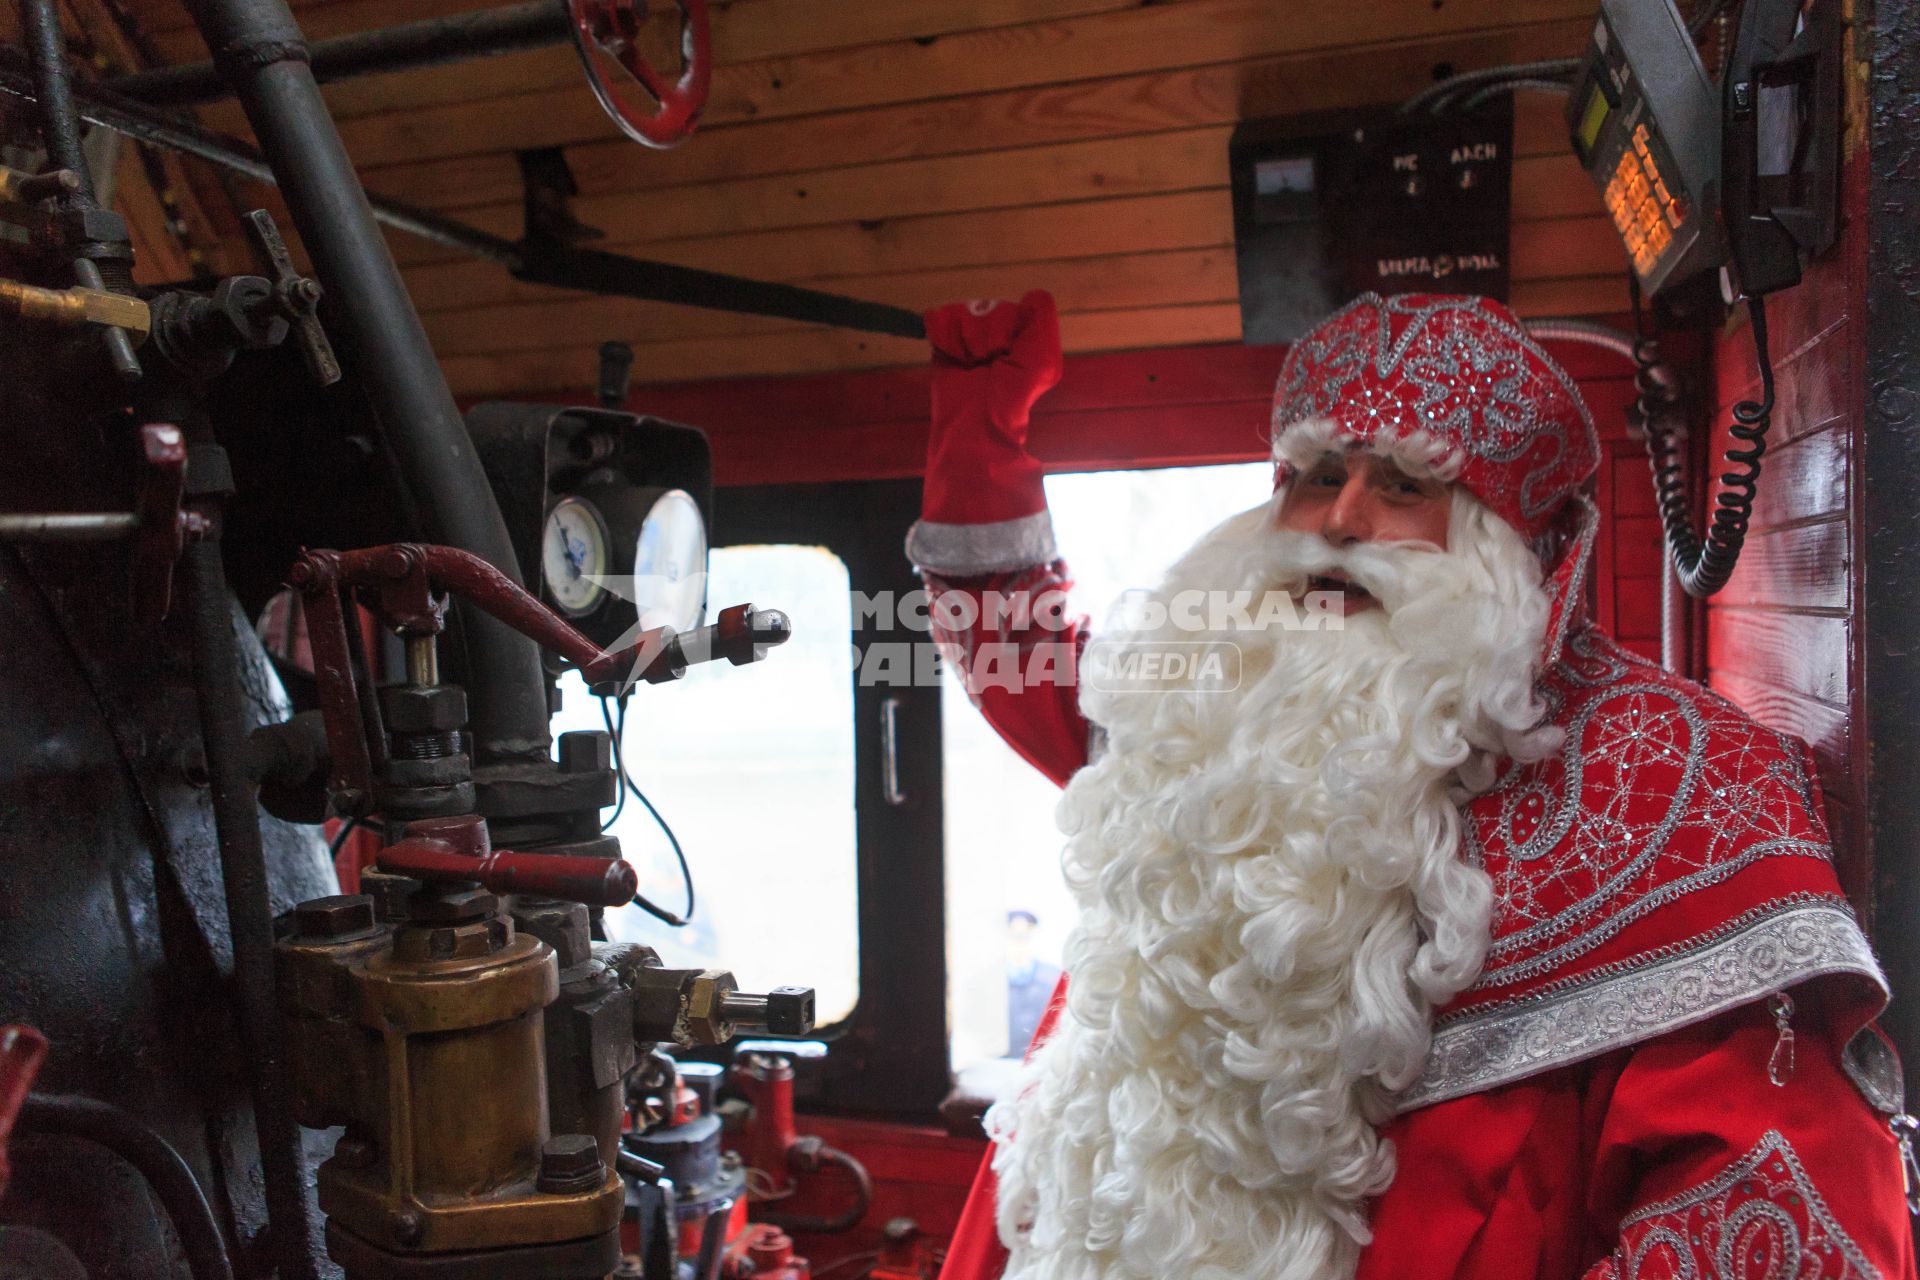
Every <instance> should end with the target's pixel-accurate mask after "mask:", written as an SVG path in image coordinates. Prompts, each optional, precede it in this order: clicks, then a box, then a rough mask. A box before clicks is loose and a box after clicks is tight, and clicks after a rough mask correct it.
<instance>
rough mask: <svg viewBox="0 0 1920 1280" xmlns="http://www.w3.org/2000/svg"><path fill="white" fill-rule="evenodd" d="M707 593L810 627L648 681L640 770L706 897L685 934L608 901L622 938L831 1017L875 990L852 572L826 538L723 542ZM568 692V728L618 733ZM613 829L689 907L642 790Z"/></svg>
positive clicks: (638, 707)
mask: <svg viewBox="0 0 1920 1280" xmlns="http://www.w3.org/2000/svg"><path fill="white" fill-rule="evenodd" d="M707 599H708V602H709V604H708V612H709V617H711V616H712V615H713V614H716V613H718V612H719V610H720V609H722V608H724V607H726V606H729V605H734V604H744V603H751V604H753V605H756V606H758V607H760V608H763V609H766V608H775V609H780V610H783V611H784V612H785V613H786V614H787V615H788V616H789V617H791V618H792V619H793V638H792V639H791V640H789V641H788V642H787V643H786V644H784V645H781V646H780V647H778V648H776V649H773V650H771V651H770V652H769V653H768V655H767V658H766V660H765V661H762V662H757V663H752V664H750V665H748V666H744V667H736V666H733V665H732V664H731V663H728V662H724V661H721V662H710V663H704V664H702V665H700V666H696V667H692V668H689V669H688V671H687V674H686V676H685V677H683V678H682V679H680V680H677V681H674V682H672V683H670V684H661V685H647V684H642V685H639V686H637V687H636V688H635V690H634V692H633V696H632V697H631V699H630V700H629V702H628V705H627V726H626V742H625V751H624V755H625V759H626V764H627V772H628V773H629V774H631V775H632V777H633V780H634V781H635V782H636V783H638V784H639V787H640V789H641V791H643V792H644V793H645V794H646V796H647V798H648V799H649V800H651V801H652V802H653V804H654V807H655V808H657V809H658V810H659V811H660V815H661V816H662V817H663V818H665V819H666V820H667V822H668V823H670V824H671V825H672V827H673V831H674V834H675V835H677V836H678V837H679V839H680V845H681V848H682V849H684V850H685V851H686V855H687V864H688V866H689V867H691V868H692V871H693V879H694V885H695V888H696V890H697V892H698V898H697V906H696V909H695V912H694V917H693V921H692V923H690V924H689V925H688V926H687V927H686V928H684V929H674V928H670V927H668V926H667V925H665V924H663V923H662V922H660V921H658V920H656V919H654V918H653V917H652V916H650V915H648V914H647V913H646V912H644V911H642V910H641V909H640V908H638V907H631V906H630V907H623V908H620V909H619V910H614V911H608V912H607V915H606V921H607V933H608V936H609V937H612V938H615V939H617V940H621V941H633V942H641V943H645V944H646V945H648V946H650V947H653V948H655V949H656V950H658V951H659V953H660V955H661V958H662V959H663V960H665V961H666V962H667V963H668V964H670V965H673V966H675V967H695V966H699V967H714V968H724V969H730V970H732V971H733V973H734V976H735V977H737V978H738V979H739V980H740V986H741V988H742V989H743V990H747V991H765V990H767V989H768V988H769V987H774V986H785V985H793V984H798V985H803V986H811V987H813V988H814V990H815V992H816V995H817V1000H818V1007H817V1016H818V1019H819V1023H820V1025H821V1026H828V1025H831V1024H833V1023H835V1022H838V1021H840V1020H841V1019H842V1018H844V1017H846V1016H847V1014H849V1013H851V1012H852V1010H853V1006H854V1002H855V1000H856V999H858V997H859V961H860V942H859V927H858V919H857V906H858V899H857V887H856V886H857V882H856V878H855V877H856V870H857V868H856V857H855V851H856V840H855V827H854V807H853V782H854V777H853V769H854V757H853V728H854V726H853V678H852V673H851V671H850V670H849V665H848V659H847V637H848V635H849V634H850V632H851V630H852V625H853V611H852V605H851V597H850V595H849V583H848V580H847V567H846V565H845V564H843V563H842V562H841V561H840V559H839V557H837V556H835V555H834V554H833V553H832V552H830V551H827V550H825V549H824V548H820V547H799V546H750V547H721V548H717V549H715V550H714V551H713V552H712V553H711V556H710V561H709V568H708V580H707ZM561 689H562V699H563V700H562V705H561V711H560V714H559V715H557V716H555V717H554V720H553V730H554V732H555V733H556V734H558V733H561V732H564V731H566V730H570V729H598V728H602V727H603V722H602V719H601V706H600V701H599V699H597V698H594V697H593V696H592V695H591V694H589V693H588V692H587V690H586V686H585V685H584V684H583V683H582V682H581V680H580V678H579V676H577V675H575V674H573V673H569V674H568V675H567V677H566V678H565V679H564V680H563V681H562V682H561ZM612 812H613V811H612V810H608V811H607V816H609V817H610V816H611V815H612ZM611 830H612V832H613V833H614V834H615V835H617V836H619V837H620V848H621V851H622V853H623V854H624V855H625V857H626V859H627V861H628V862H630V863H632V864H633V866H634V869H635V870H636V871H637V872H638V874H639V879H640V892H641V893H642V894H643V895H644V896H645V897H647V898H648V899H649V900H650V901H653V902H655V903H658V904H659V905H660V906H661V907H664V908H665V909H666V910H668V911H671V912H676V913H678V912H681V911H683V910H684V908H685V903H686V896H685V895H686V890H685V888H684V887H683V886H682V884H681V879H680V868H679V865H678V864H677V863H676V862H675V860H674V856H673V850H672V848H671V847H670V846H669V845H668V843H667V840H666V838H665V836H664V835H662V834H661V832H660V829H659V827H658V826H657V825H656V824H655V822H654V820H653V818H652V817H651V816H650V815H649V814H648V813H647V811H646V809H645V807H643V806H642V805H641V804H639V803H638V802H637V801H635V800H634V799H633V798H632V797H629V798H628V800H627V804H626V807H625V808H624V809H623V810H621V813H620V817H619V819H618V820H617V821H616V822H615V823H614V825H613V827H612V828H611Z"/></svg>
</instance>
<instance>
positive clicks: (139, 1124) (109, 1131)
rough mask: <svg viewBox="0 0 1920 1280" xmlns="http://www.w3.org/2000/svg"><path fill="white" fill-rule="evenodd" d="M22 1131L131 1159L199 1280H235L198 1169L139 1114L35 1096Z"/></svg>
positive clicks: (28, 1105)
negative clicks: (94, 1145) (77, 1140)
mask: <svg viewBox="0 0 1920 1280" xmlns="http://www.w3.org/2000/svg"><path fill="white" fill-rule="evenodd" d="M16 1127H17V1130H18V1131H19V1132H21V1133H39V1134H49V1135H57V1136H59V1137H66V1138H84V1139H85V1140H86V1141H88V1142H95V1143H98V1144H99V1145H101V1146H103V1147H105V1148H106V1149H107V1150H109V1151H111V1152H113V1153H114V1154H115V1155H117V1156H119V1157H120V1158H121V1159H122V1160H125V1161H126V1162H127V1163H128V1164H130V1165H132V1166H133V1167H134V1168H135V1169H137V1170H139V1172H140V1174H141V1176H142V1177H144V1178H145V1179H146V1180H147V1185H148V1186H150V1187H152V1188H153V1193H154V1195H155V1196H157V1197H158V1198H159V1200H160V1205H161V1207H162V1208H164V1209H165V1210H166V1211H167V1216H168V1217H169V1218H171V1219H172V1220H173V1230H174V1234H175V1235H177V1236H179V1237H180V1244H181V1247H182V1248H184V1249H185V1250H186V1253H187V1265H188V1267H190V1268H191V1269H192V1271H193V1276H194V1280H233V1259H232V1257H231V1256H229V1254H228V1253H227V1240H226V1237H225V1236H223V1235H221V1234H220V1223H219V1220H218V1219H217V1218H215V1217H214V1216H213V1206H212V1205H210V1204H208V1203H207V1196H206V1192H205V1191H204V1190H202V1189H201V1186H200V1180H199V1179H198V1178H196V1177H194V1176H193V1168H192V1166H190V1165H188V1164H187V1162H186V1159H185V1158H184V1157H183V1156H182V1155H181V1154H180V1152H179V1150H178V1149H177V1148H176V1147H175V1146H174V1145H173V1144H172V1143H170V1142H168V1141H167V1140H166V1139H165V1138H163V1137H161V1136H160V1135H159V1134H158V1133H156V1132H155V1131H154V1130H153V1129H151V1128H149V1127H148V1126H147V1125H146V1124H145V1123H144V1122H143V1121H142V1120H141V1119H140V1118H139V1117H138V1116H136V1115H134V1114H133V1113H132V1112H130V1111H125V1110H123V1109H121V1108H119V1107H116V1106H114V1105H112V1104H111V1103H106V1102H99V1101H96V1100H95V1099H93V1098H80V1097H73V1096H70V1095H64V1094H47V1093H33V1094H28V1095H27V1100H26V1104H25V1105H24V1106H23V1107H21V1109H20V1118H19V1121H18V1124H17V1126H16Z"/></svg>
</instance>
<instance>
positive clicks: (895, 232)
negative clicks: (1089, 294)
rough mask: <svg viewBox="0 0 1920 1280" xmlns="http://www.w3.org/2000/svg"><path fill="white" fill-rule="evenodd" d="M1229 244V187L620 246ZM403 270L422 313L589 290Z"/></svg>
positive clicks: (1041, 250) (887, 261)
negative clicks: (1225, 190) (568, 290)
mask: <svg viewBox="0 0 1920 1280" xmlns="http://www.w3.org/2000/svg"><path fill="white" fill-rule="evenodd" d="M1232 243H1233V214H1232V210H1231V208H1230V207H1229V204H1228V201H1227V199H1226V197H1225V194H1224V193H1223V192H1219V191H1192V192H1176V193H1174V194H1171V195H1157V196H1133V197H1126V198H1121V199H1112V200H1088V201H1082V202H1079V203H1076V204H1062V205H1037V206H1030V207H1026V208H1017V209H993V210H988V211H985V212H980V213H961V214H939V215H934V216H931V217H924V218H883V219H875V220H873V221H869V222H849V223H840V224H837V225H832V226H824V227H803V228H799V229H796V230H790V231H766V232H756V233H751V234H747V235H733V236H718V237H704V238H698V239H691V240H676V241H669V242H665V243H658V244H651V245H620V246H616V247H617V248H618V249H620V250H623V251H629V252H635V253H644V254H647V255H649V256H652V257H656V258H660V259H662V260H665V261H668V262H675V263H679V264H680V265H682V266H689V267H705V268H707V269H709V270H714V271H731V272H734V273H736V274H740V275H747V276H752V277H754V278H755V279H763V280H773V279H782V280H795V281H814V280H818V279H821V278H831V277H847V276H870V275H885V274H889V273H896V272H906V271H932V270H940V269H945V268H954V267H972V266H982V265H986V264H991V263H1007V262H1038V261H1046V260H1048V259H1059V258H1066V257H1069V256H1073V257H1081V256H1084V257H1099V256H1107V255H1114V254H1124V253H1146V252H1155V251H1161V250H1169V249H1194V248H1211V247H1214V246H1219V245H1230V244H1232ZM406 278H407V287H408V289H409V290H410V291H411V292H412V293H413V296H414V301H415V304H416V305H418V306H419V307H420V308H421V309H422V310H423V311H435V310H441V309H444V308H448V307H456V306H483V305H490V304H496V303H504V302H530V301H539V300H554V299H558V298H567V297H576V298H577V297H587V296H591V295H586V294H575V293H567V292H563V291H561V290H557V289H548V288H545V287H543V286H541V285H533V284H526V283H523V282H521V281H517V280H515V279H513V277H511V276H509V275H508V274H507V273H506V272H505V271H504V270H502V269H501V268H499V267H497V266H494V265H493V264H491V263H486V262H475V261H471V260H464V261H457V262H445V263H438V264H433V265H428V266H422V267H415V268H413V269H411V270H409V271H408V272H407V273H406Z"/></svg>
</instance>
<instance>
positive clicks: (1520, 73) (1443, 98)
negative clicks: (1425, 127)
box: [1400, 58, 1580, 112]
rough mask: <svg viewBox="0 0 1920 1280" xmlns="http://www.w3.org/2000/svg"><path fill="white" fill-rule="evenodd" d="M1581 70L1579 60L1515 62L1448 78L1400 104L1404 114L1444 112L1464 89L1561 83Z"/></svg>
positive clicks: (1550, 59) (1558, 59)
mask: <svg viewBox="0 0 1920 1280" xmlns="http://www.w3.org/2000/svg"><path fill="white" fill-rule="evenodd" d="M1579 69H1580V59H1578V58H1549V59H1542V60H1541V61H1538V62H1515V63H1511V64H1509V65H1507V66H1504V67H1486V68H1484V69H1482V70H1479V71H1463V72H1461V73H1460V74H1459V75H1457V76H1448V77H1447V78H1446V79H1445V80H1440V81H1436V82H1435V83H1433V84H1430V85H1428V86H1427V87H1426V88H1424V89H1422V90H1421V91H1420V92H1419V93H1416V94H1414V95H1413V96H1412V97H1411V98H1408V99H1407V100H1406V101H1405V102H1403V103H1401V104H1400V110H1401V111H1403V112H1414V111H1420V110H1423V109H1424V110H1428V111H1435V112H1438V111H1444V110H1446V108H1447V107H1448V105H1449V103H1448V102H1447V99H1449V98H1451V97H1452V96H1453V95H1454V94H1457V93H1459V92H1461V91H1462V90H1464V89H1473V88H1479V87H1481V86H1483V85H1490V84H1493V83H1494V82H1496V81H1505V80H1558V79H1560V78H1561V77H1563V76H1564V77H1569V78H1570V77H1572V76H1573V74H1574V73H1575V72H1576V71H1578V70H1579Z"/></svg>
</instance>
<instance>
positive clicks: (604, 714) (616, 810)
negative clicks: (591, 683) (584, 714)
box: [600, 698, 627, 835]
mask: <svg viewBox="0 0 1920 1280" xmlns="http://www.w3.org/2000/svg"><path fill="white" fill-rule="evenodd" d="M600 718H601V720H603V721H605V722H606V726H607V737H608V739H609V740H610V741H611V742H612V743H613V759H614V765H615V771H616V775H617V776H618V777H619V778H620V779H621V783H620V797H619V799H618V800H617V801H616V802H615V803H614V806H613V816H612V817H611V818H608V819H607V820H606V821H605V822H603V823H601V824H600V832H601V834H602V835H604V834H606V833H607V832H609V831H611V830H613V824H614V823H616V822H618V821H620V815H621V814H623V813H625V812H626V811H627V786H626V781H625V779H626V776H627V771H626V770H625V769H624V768H622V767H620V764H619V762H620V735H619V734H618V733H616V732H614V728H613V712H612V710H611V709H610V708H609V707H608V706H607V700H606V699H605V698H602V699H600Z"/></svg>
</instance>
